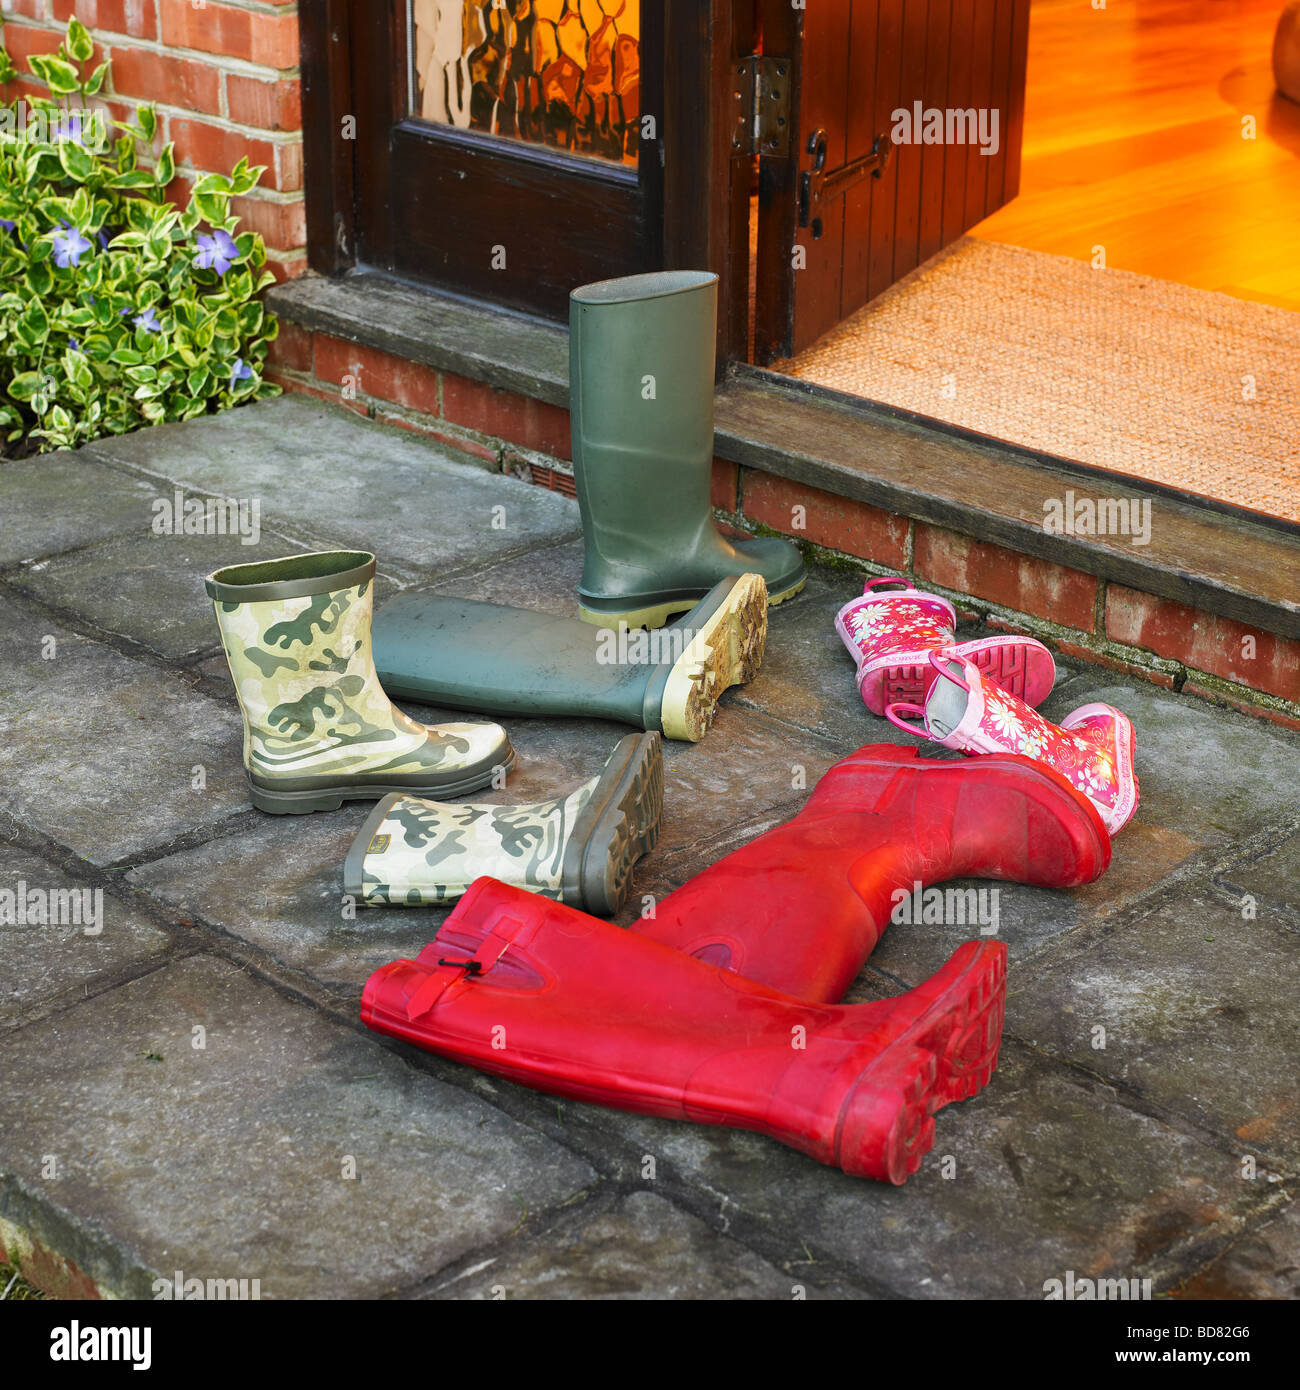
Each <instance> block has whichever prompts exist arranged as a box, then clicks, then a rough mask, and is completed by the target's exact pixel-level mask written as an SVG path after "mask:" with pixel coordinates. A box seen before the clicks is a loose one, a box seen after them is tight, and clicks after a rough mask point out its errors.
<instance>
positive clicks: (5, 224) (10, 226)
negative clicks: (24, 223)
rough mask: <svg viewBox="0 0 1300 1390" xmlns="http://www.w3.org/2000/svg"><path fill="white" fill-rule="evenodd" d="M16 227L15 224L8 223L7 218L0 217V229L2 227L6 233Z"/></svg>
mask: <svg viewBox="0 0 1300 1390" xmlns="http://www.w3.org/2000/svg"><path fill="white" fill-rule="evenodd" d="M17 225H18V223H17V222H10V221H9V219H8V218H6V217H0V227H3V228H4V229H5V231H6V232H12V231H13V229H14V228H15V227H16V226H17Z"/></svg>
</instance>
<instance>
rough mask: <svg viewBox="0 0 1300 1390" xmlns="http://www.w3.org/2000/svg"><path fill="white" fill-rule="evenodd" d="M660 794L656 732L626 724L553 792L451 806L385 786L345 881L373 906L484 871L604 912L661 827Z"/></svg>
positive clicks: (463, 882) (436, 897)
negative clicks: (613, 741) (518, 800)
mask: <svg viewBox="0 0 1300 1390" xmlns="http://www.w3.org/2000/svg"><path fill="white" fill-rule="evenodd" d="M663 797H664V768H663V744H662V742H661V740H660V737H659V735H658V734H629V735H628V736H627V737H626V738H625V739H623V740H622V742H621V743H619V745H618V747H616V748H615V749H614V751H613V753H611V754H610V756H609V760H608V761H607V762H606V763H605V767H604V770H603V771H602V772H601V773H600V775H599V776H597V777H593V778H591V779H590V781H587V782H584V783H583V784H582V785H581V786H580V787H578V788H576V789H575V790H574V791H572V792H570V793H569V794H568V795H567V796H562V797H556V798H555V799H554V800H553V801H541V802H537V803H536V804H534V805H531V806H490V805H485V804H478V805H463V806H458V805H447V804H445V803H440V802H437V801H424V800H422V799H420V798H419V797H415V796H408V795H405V794H400V793H399V794H398V795H396V796H387V797H385V798H384V799H383V801H381V802H380V803H379V805H378V806H376V807H375V809H374V810H373V811H372V812H371V813H370V816H369V818H368V819H367V820H366V823H365V824H364V825H363V826H362V827H361V830H360V833H359V834H358V835H357V838H356V840H355V841H354V842H353V844H352V848H351V849H350V850H349V851H348V856H347V860H346V862H345V864H344V867H343V889H344V892H346V893H350V894H352V896H353V897H355V898H356V899H357V901H358V902H362V903H365V904H366V905H368V906H372V907H373V906H376V905H380V904H385V903H389V904H406V905H428V906H438V905H440V904H442V903H450V902H455V901H456V899H457V898H459V897H460V896H461V894H463V893H464V892H465V890H466V889H467V888H468V887H469V886H470V884H471V883H473V882H474V880H475V879H476V878H481V877H482V876H483V875H484V874H488V875H490V876H491V877H492V878H496V879H500V880H501V881H502V882H503V883H509V884H511V885H512V886H514V887H516V888H525V889H528V890H530V891H532V892H534V893H540V894H542V895H543V896H544V897H548V898H558V899H559V900H560V901H561V902H565V903H568V904H569V905H570V906H571V907H578V908H582V909H583V910H584V911H586V912H592V913H596V914H598V915H600V916H610V915H612V914H613V913H615V912H617V911H618V910H619V908H620V907H622V905H623V901H624V899H625V898H626V897H627V893H628V888H629V887H630V885H631V881H632V866H633V865H634V864H635V863H636V861H637V860H638V859H640V858H641V856H642V855H643V854H646V853H648V852H649V851H650V850H651V849H652V848H653V847H654V844H655V841H656V840H657V839H658V837H659V817H660V813H661V811H662V809H663Z"/></svg>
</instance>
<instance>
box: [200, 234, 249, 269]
mask: <svg viewBox="0 0 1300 1390" xmlns="http://www.w3.org/2000/svg"><path fill="white" fill-rule="evenodd" d="M238 259H239V247H238V246H236V245H235V242H234V238H233V237H232V236H231V235H230V233H229V232H223V231H220V230H218V231H216V232H214V233H213V234H212V236H200V237H199V254H198V255H197V256H195V257H194V264H195V265H196V266H198V267H199V269H200V270H215V271H216V272H217V274H218V275H224V274H225V273H226V271H228V270H229V269H230V267H231V266H232V265H233V264H234V263H235V261H237V260H238Z"/></svg>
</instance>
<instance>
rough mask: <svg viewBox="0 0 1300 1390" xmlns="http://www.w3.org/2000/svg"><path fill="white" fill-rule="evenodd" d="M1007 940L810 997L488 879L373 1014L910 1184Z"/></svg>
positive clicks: (576, 1084) (406, 1029)
mask: <svg viewBox="0 0 1300 1390" xmlns="http://www.w3.org/2000/svg"><path fill="white" fill-rule="evenodd" d="M1005 988H1006V947H1005V946H1003V945H1002V944H1001V943H1000V942H993V941H968V942H966V943H965V944H964V945H963V946H961V947H960V948H959V949H958V950H957V952H956V953H955V954H954V955H953V957H952V959H951V960H949V962H948V963H947V965H945V966H944V967H943V969H942V970H940V971H939V972H938V973H937V974H936V975H935V976H933V978H931V979H929V980H927V981H926V983H925V984H923V985H921V986H920V987H919V988H917V989H913V990H909V991H908V992H907V993H906V994H903V995H900V996H899V997H898V998H896V999H889V1000H886V1001H884V1002H882V1003H870V1004H855V1005H851V1006H848V1007H844V1006H840V1005H826V1004H810V1003H805V1002H803V1001H801V1000H798V999H792V998H790V997H788V996H787V995H783V994H779V993H777V992H776V991H775V990H771V989H767V988H765V987H764V986H762V985H759V984H755V983H754V982H753V981H751V980H746V979H742V978H741V977H740V976H739V975H737V974H735V973H734V972H732V971H729V970H719V969H718V968H717V967H716V966H711V965H707V964H705V963H704V962H703V961H699V960H692V959H691V957H690V956H686V955H683V954H682V953H681V952H680V951H674V950H672V949H670V948H669V947H667V946H661V945H659V943H657V942H654V941H648V940H646V939H645V938H644V937H639V936H634V935H632V934H630V933H628V932H624V931H622V930H620V929H619V928H618V927H615V926H612V925H611V924H610V923H608V922H602V921H601V920H600V919H599V918H596V917H589V916H587V915H586V914H585V913H581V912H577V911H575V910H574V909H573V908H570V907H566V906H564V905H563V904H561V903H557V902H553V901H551V900H550V899H547V898H542V897H539V896H537V895H535V894H532V893H528V892H526V891H524V890H522V889H517V888H510V887H508V886H507V885H506V884H503V883H499V882H497V880H496V879H491V878H480V879H478V880H477V881H476V882H475V883H474V884H473V885H472V886H471V887H470V890H469V892H468V893H467V894H466V895H465V896H464V897H463V898H462V899H461V901H460V904H459V906H457V908H456V909H455V911H454V912H452V914H451V915H450V916H449V917H448V918H447V920H446V921H445V922H444V923H443V925H442V928H441V930H440V931H439V932H438V935H437V938H436V940H434V941H433V942H431V943H430V944H429V945H428V946H426V947H425V949H424V950H423V951H421V952H420V956H419V959H418V960H415V961H409V960H398V961H393V962H391V963H390V964H388V965H385V966H383V967H381V968H380V969H379V970H377V971H376V972H375V973H374V974H373V975H372V976H371V977H370V979H369V980H368V981H367V982H366V987H365V991H364V993H363V995H362V1000H361V1017H362V1020H363V1021H364V1022H365V1024H366V1025H367V1026H368V1027H370V1028H374V1029H376V1030H377V1031H379V1032H381V1033H390V1034H392V1035H393V1036H394V1037H398V1038H403V1039H405V1040H406V1041H407V1042H412V1043H415V1044H416V1045H417V1046H418V1047H423V1048H427V1049H428V1050H429V1051H431V1052H438V1053H441V1054H442V1055H443V1056H446V1057H451V1058H454V1059H455V1060H456V1061H459V1062H466V1063H468V1064H469V1065H471V1066H474V1067H478V1068H479V1069H480V1070H481V1071H486V1072H490V1073H492V1074H493V1075H495V1076H504V1077H507V1078H508V1079H509V1080H511V1081H518V1082H521V1083H522V1084H524V1085H526V1086H531V1087H533V1088H535V1089H536V1090H539V1091H548V1092H551V1093H552V1094H554V1095H561V1096H570V1097H572V1098H573V1099H575V1100H584V1101H595V1102H597V1103H599V1104H602V1105H612V1106H617V1107H618V1108H620V1109H623V1110H634V1111H638V1112H640V1113H642V1114H647V1115H663V1116H667V1117H670V1118H672V1119H679V1120H692V1121H694V1122H695V1123H697V1124H716V1125H731V1126H736V1127H738V1128H741V1129H752V1130H757V1131H758V1132H759V1133H760V1134H766V1135H770V1136H771V1137H772V1138H773V1139H779V1140H780V1141H781V1142H782V1143H784V1144H789V1145H790V1146H791V1147H793V1148H796V1149H798V1150H800V1151H801V1152H802V1153H806V1154H808V1155H810V1156H811V1157H813V1158H815V1159H817V1160H818V1161H819V1162H821V1163H829V1164H836V1165H838V1166H839V1167H841V1168H842V1169H843V1170H844V1171H845V1172H846V1173H849V1174H852V1175H853V1176H856V1177H868V1178H878V1179H882V1180H887V1181H889V1182H893V1183H901V1182H902V1181H903V1180H904V1179H905V1178H906V1177H907V1176H908V1174H910V1173H914V1172H915V1171H916V1169H917V1168H918V1167H919V1166H920V1162H921V1158H922V1156H923V1155H924V1154H925V1153H926V1152H927V1151H928V1150H929V1149H930V1147H931V1145H932V1144H933V1143H934V1121H933V1118H932V1116H933V1114H934V1112H935V1111H936V1110H938V1109H939V1108H940V1107H941V1106H943V1105H946V1104H948V1102H949V1101H954V1100H962V1099H964V1098H965V1097H967V1096H970V1095H974V1094H975V1092H976V1091H978V1090H979V1089H980V1088H981V1087H982V1086H983V1085H984V1084H985V1083H986V1082H987V1081H988V1079H989V1077H990V1076H991V1075H992V1073H993V1069H994V1067H995V1066H996V1064H997V1053H998V1045H999V1042H1000V1039H1001V1033H1002V1016H1003V1006H1004V995H1005Z"/></svg>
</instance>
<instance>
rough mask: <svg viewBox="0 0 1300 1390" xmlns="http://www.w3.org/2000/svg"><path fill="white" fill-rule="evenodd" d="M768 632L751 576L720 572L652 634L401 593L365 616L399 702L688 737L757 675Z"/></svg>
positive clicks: (758, 583)
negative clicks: (581, 719) (589, 721)
mask: <svg viewBox="0 0 1300 1390" xmlns="http://www.w3.org/2000/svg"><path fill="white" fill-rule="evenodd" d="M766 637H767V588H766V586H765V585H764V583H763V581H762V579H761V578H760V577H759V576H758V575H756V574H743V575H732V576H729V577H728V578H725V579H723V580H722V581H721V582H720V583H718V584H715V585H714V586H713V588H712V589H711V590H710V591H709V592H708V593H707V594H706V595H705V597H704V598H703V599H702V600H701V601H700V602H699V603H697V604H696V605H695V606H694V607H693V608H692V609H691V611H690V612H689V613H687V614H686V616H685V617H683V618H682V619H680V620H679V621H678V622H676V623H673V624H672V625H671V626H670V627H665V628H661V629H659V630H657V631H654V632H640V631H630V630H628V629H627V628H622V629H618V628H615V627H608V628H603V629H597V628H595V627H592V626H590V625H589V624H587V623H582V622H579V621H578V620H577V619H576V618H557V617H555V616H553V615H552V614H549V613H536V612H533V611H532V610H531V609H527V608H506V607H503V606H502V605H500V604H496V603H479V602H477V601H476V600H475V599H466V598H449V597H447V596H445V595H442V594H429V593H423V594H421V593H408V594H399V595H398V597H397V598H395V599H392V600H390V602H388V603H387V604H385V605H384V607H383V608H382V609H381V610H380V612H379V614H378V616H377V617H376V618H375V664H376V666H377V667H378V670H379V679H380V680H381V681H382V682H383V684H384V688H385V689H386V690H391V691H392V692H393V694H394V695H396V696H398V697H399V698H402V699H409V700H421V701H425V702H427V703H429V704H434V705H445V706H449V707H450V708H452V709H467V710H477V711H479V712H480V713H484V714H518V715H525V716H528V717H537V716H539V715H570V716H588V717H594V718H597V719H613V720H617V721H618V722H619V723H622V724H631V725H633V727H635V728H638V729H650V730H656V731H658V732H660V733H662V734H663V735H664V737H665V738H675V739H687V740H689V741H690V742H692V743H695V742H698V741H699V740H700V739H701V738H703V737H704V735H705V733H706V732H707V731H708V728H709V726H710V725H711V724H712V723H713V716H714V714H715V713H716V709H717V702H718V696H719V695H721V694H722V692H723V691H724V690H726V689H727V687H728V686H732V685H740V684H743V683H744V682H745V681H748V680H750V679H751V678H752V677H753V675H754V673H755V672H756V671H757V670H758V667H759V663H760V662H761V661H762V659H763V644H764V642H765V640H766Z"/></svg>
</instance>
